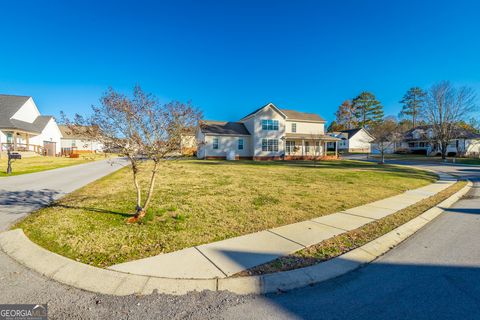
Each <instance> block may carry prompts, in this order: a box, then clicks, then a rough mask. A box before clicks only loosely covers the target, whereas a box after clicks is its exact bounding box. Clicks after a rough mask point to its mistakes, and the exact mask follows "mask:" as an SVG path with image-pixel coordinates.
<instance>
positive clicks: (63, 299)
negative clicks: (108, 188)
mask: <svg viewBox="0 0 480 320" xmlns="http://www.w3.org/2000/svg"><path fill="white" fill-rule="evenodd" d="M409 164H411V165H414V163H409ZM421 166H424V167H429V168H431V169H434V170H440V171H443V172H447V173H452V174H457V175H459V176H462V177H469V178H471V179H472V180H474V182H475V184H474V187H473V188H472V190H471V192H470V193H469V194H467V195H466V196H465V197H464V199H462V200H460V201H459V202H457V203H456V204H455V205H454V206H453V207H452V208H450V209H448V211H447V212H446V213H444V214H442V215H441V216H439V217H438V218H437V219H435V220H434V221H433V222H431V223H429V224H428V225H427V226H426V227H425V228H423V229H421V230H420V231H419V232H418V233H416V234H415V235H414V236H412V237H411V238H409V239H408V240H406V241H405V242H403V243H402V244H400V245H399V246H397V247H396V248H394V249H393V250H391V251H389V252H388V253H387V254H385V255H384V256H383V257H381V258H379V259H377V260H376V261H375V262H373V263H371V264H369V265H368V266H366V267H364V268H361V269H359V270H357V271H354V272H351V273H349V274H347V275H344V276H342V277H339V278H337V279H333V280H330V281H326V282H323V283H320V284H317V285H314V286H312V287H308V288H303V289H298V290H293V291H290V292H286V293H278V294H269V295H266V296H238V295H234V294H231V293H228V292H201V293H190V294H187V295H184V296H180V297H173V296H168V295H161V294H152V295H149V296H143V297H139V296H135V295H133V296H127V297H113V296H105V295H98V294H94V293H90V292H85V291H82V290H78V289H74V288H71V287H68V286H65V285H61V284H59V283H56V282H54V281H51V280H48V279H46V278H45V277H43V276H40V275H38V274H36V273H35V272H32V271H30V270H28V269H26V268H24V267H23V266H21V265H19V264H18V263H16V262H15V261H13V260H11V259H10V258H9V257H7V256H5V255H4V254H1V253H0V303H48V306H49V315H50V318H51V319H385V318H388V319H459V318H461V319H479V318H480V191H479V189H480V185H479V184H480V168H479V167H471V166H450V165H440V164H436V165H429V164H426V163H422V164H421ZM9 179H10V178H9ZM44 179H47V180H49V179H48V177H44ZM27 186H28V188H29V189H31V188H32V187H31V186H30V185H28V184H27ZM45 188H48V189H52V190H58V189H57V188H55V186H48V187H45ZM0 189H3V188H2V187H0ZM17 191H21V189H18V190H17ZM60 192H62V191H60ZM54 197H58V196H57V195H54Z"/></svg>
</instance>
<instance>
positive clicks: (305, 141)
mask: <svg viewBox="0 0 480 320" xmlns="http://www.w3.org/2000/svg"><path fill="white" fill-rule="evenodd" d="M339 141H340V139H338V138H334V137H331V136H327V135H314V134H294V133H287V135H286V137H285V160H313V159H325V158H333V159H336V158H338V142H339ZM328 143H333V144H334V145H335V149H334V151H332V152H329V151H328V147H327V144H328Z"/></svg>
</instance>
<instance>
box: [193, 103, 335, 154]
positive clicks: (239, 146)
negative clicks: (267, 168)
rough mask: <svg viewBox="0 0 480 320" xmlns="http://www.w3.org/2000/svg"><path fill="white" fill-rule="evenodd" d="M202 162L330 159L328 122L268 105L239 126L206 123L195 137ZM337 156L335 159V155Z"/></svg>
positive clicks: (234, 123) (311, 115)
mask: <svg viewBox="0 0 480 320" xmlns="http://www.w3.org/2000/svg"><path fill="white" fill-rule="evenodd" d="M196 139H197V148H198V149H197V157H198V158H200V159H224V158H229V159H239V158H240V159H242V158H244V159H254V160H278V159H285V160H293V159H313V158H322V157H325V156H327V143H328V142H333V143H334V144H335V146H336V143H337V142H338V141H340V139H338V138H335V137H332V136H329V135H325V120H324V119H322V118H321V117H320V116H319V115H317V114H314V113H305V112H299V111H295V110H287V109H280V108H278V107H276V106H275V105H274V104H273V103H269V104H267V105H265V106H263V107H261V108H259V109H257V110H255V111H253V112H252V113H250V114H248V115H246V116H245V117H243V118H242V119H240V120H239V121H237V122H225V121H204V122H203V123H202V125H201V126H200V129H199V130H198V132H197V135H196ZM334 156H336V151H335V154H334Z"/></svg>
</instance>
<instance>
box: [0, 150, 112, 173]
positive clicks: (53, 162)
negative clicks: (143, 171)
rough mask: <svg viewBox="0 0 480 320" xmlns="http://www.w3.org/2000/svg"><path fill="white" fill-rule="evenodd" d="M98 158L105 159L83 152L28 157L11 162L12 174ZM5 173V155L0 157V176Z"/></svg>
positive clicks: (53, 167) (66, 165)
mask: <svg viewBox="0 0 480 320" xmlns="http://www.w3.org/2000/svg"><path fill="white" fill-rule="evenodd" d="M99 159H105V155H104V154H85V155H80V158H65V157H42V156H37V157H30V158H23V159H20V160H14V161H13V162H12V174H11V175H12V176H16V175H20V174H26V173H33V172H39V171H45V170H51V169H57V168H62V167H68V166H73V165H76V164H82V163H86V162H91V161H95V160H99ZM6 176H8V175H7V157H6V156H2V158H1V159H0V177H6Z"/></svg>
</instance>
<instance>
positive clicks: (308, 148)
mask: <svg viewBox="0 0 480 320" xmlns="http://www.w3.org/2000/svg"><path fill="white" fill-rule="evenodd" d="M305 152H306V153H309V152H310V143H309V142H308V141H305Z"/></svg>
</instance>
